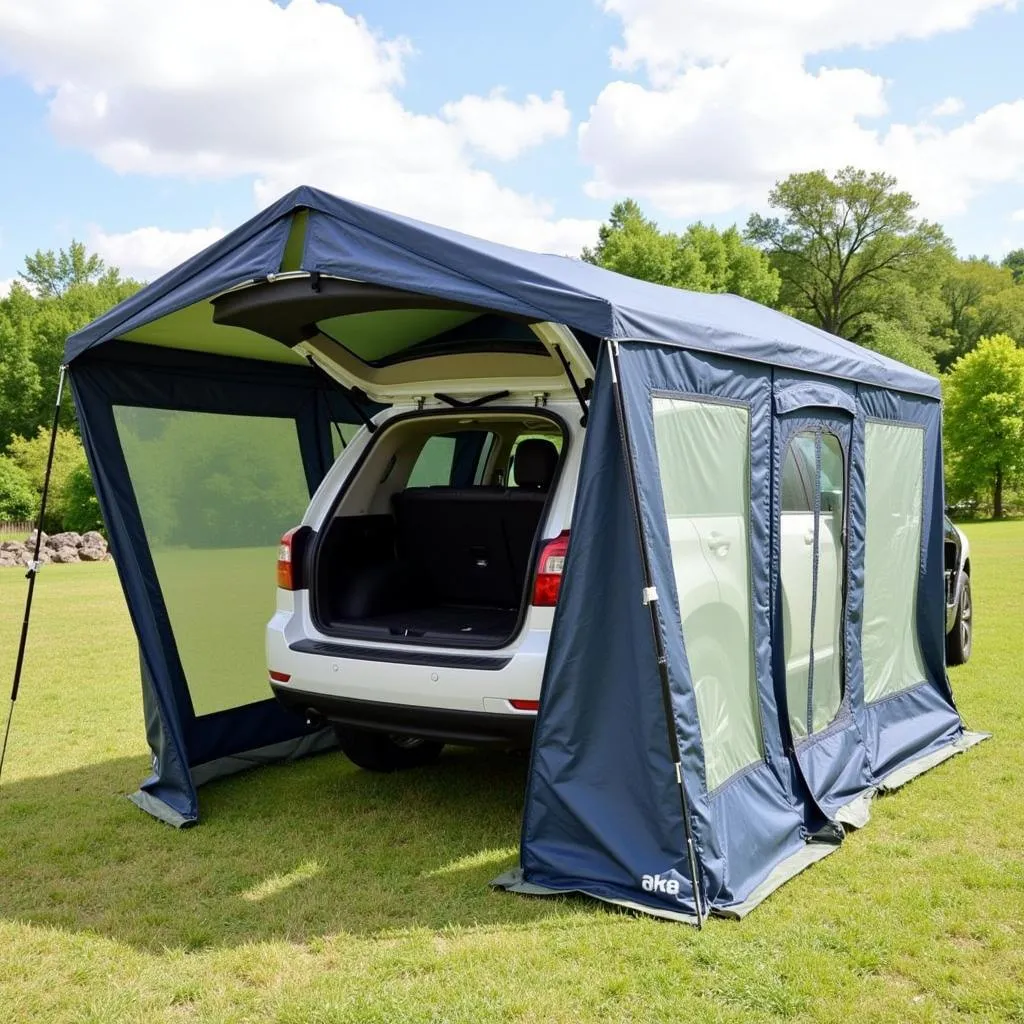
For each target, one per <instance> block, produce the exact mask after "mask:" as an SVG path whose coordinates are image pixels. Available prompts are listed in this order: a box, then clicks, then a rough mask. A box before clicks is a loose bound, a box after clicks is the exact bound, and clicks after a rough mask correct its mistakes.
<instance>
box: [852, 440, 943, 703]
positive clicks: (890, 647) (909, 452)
mask: <svg viewBox="0 0 1024 1024" xmlns="http://www.w3.org/2000/svg"><path fill="white" fill-rule="evenodd" d="M865 448H866V450H865V468H866V478H867V547H866V551H865V555H864V628H863V632H862V639H861V650H862V654H863V659H864V698H865V700H866V701H867V702H868V703H872V702H874V701H877V700H882V699H884V698H885V697H889V696H891V695H892V694H894V693H899V692H900V691H902V690H906V689H908V688H910V687H911V686H916V685H917V684H918V683H920V682H922V681H923V680H925V679H926V678H927V671H926V669H925V667H924V661H923V659H922V657H921V648H920V645H919V642H918V636H917V584H918V576H919V574H920V563H921V518H922V501H923V492H924V431H923V430H921V429H920V428H918V427H908V426H901V425H899V424H895V423H874V422H869V423H867V424H866V426H865Z"/></svg>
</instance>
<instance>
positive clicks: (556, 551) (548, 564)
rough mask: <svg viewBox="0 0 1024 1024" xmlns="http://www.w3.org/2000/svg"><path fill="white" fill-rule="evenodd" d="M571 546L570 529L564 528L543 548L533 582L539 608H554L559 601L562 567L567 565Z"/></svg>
mask: <svg viewBox="0 0 1024 1024" xmlns="http://www.w3.org/2000/svg"><path fill="white" fill-rule="evenodd" d="M568 548H569V531H568V530H563V531H562V532H561V533H560V534H559V535H558V536H557V537H556V538H555V539H554V540H549V541H547V542H546V543H545V544H544V547H543V548H541V552H540V558H539V559H538V560H537V578H536V579H535V580H534V583H533V601H532V602H531V603H532V604H533V605H534V606H535V607H537V608H554V606H555V605H556V604H557V603H558V591H559V590H560V589H561V586H562V569H563V568H564V566H565V552H566V551H567V550H568Z"/></svg>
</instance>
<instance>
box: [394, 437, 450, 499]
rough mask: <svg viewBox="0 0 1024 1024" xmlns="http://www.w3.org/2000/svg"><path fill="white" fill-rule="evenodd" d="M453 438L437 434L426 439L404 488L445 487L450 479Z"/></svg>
mask: <svg viewBox="0 0 1024 1024" xmlns="http://www.w3.org/2000/svg"><path fill="white" fill-rule="evenodd" d="M454 460H455V437H454V436H453V435H450V434H448V435H442V434H439V435H437V436H436V437H429V438H427V443H426V444H425V445H424V446H423V447H422V448H421V449H420V454H419V456H418V457H417V459H416V464H415V465H414V466H413V467H412V472H411V473H410V474H409V479H408V481H407V482H406V485H405V486H406V487H447V486H448V484H449V483H451V479H452V464H453V462H454Z"/></svg>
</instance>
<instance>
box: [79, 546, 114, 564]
mask: <svg viewBox="0 0 1024 1024" xmlns="http://www.w3.org/2000/svg"><path fill="white" fill-rule="evenodd" d="M78 557H79V559H80V560H81V561H83V562H102V561H103V559H104V558H106V557H107V549H106V548H97V547H93V546H91V545H90V546H89V547H80V548H79V549H78Z"/></svg>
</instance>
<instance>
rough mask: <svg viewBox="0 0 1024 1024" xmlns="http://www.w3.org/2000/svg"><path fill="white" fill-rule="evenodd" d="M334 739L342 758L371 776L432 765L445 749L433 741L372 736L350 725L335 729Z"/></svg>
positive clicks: (376, 733) (379, 734) (366, 731)
mask: <svg viewBox="0 0 1024 1024" xmlns="http://www.w3.org/2000/svg"><path fill="white" fill-rule="evenodd" d="M334 732H335V735H336V736H337V737H338V745H339V746H340V747H341V749H342V752H343V753H344V754H345V756H346V757H347V758H348V759H349V760H350V761H351V762H352V763H353V764H354V765H357V766H358V767H359V768H365V769H366V770H367V771H370V772H398V771H404V770H405V769H407V768H421V767H423V766H424V765H428V764H433V763H434V762H435V761H436V760H437V759H438V757H439V756H440V754H441V750H442V749H443V748H444V744H443V743H438V742H437V741H436V740H424V739H420V738H419V737H418V736H400V735H398V734H397V733H387V732H373V731H371V730H369V729H357V728H355V727H353V726H350V725H336V726H335V727H334Z"/></svg>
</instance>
